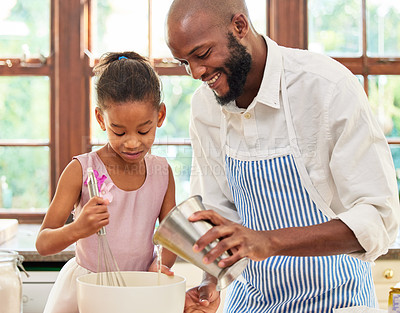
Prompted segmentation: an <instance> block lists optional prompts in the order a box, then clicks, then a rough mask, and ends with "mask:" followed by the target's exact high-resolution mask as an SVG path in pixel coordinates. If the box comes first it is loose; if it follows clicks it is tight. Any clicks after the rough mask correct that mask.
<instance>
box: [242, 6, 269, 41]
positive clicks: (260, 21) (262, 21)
mask: <svg viewBox="0 0 400 313" xmlns="http://www.w3.org/2000/svg"><path fill="white" fill-rule="evenodd" d="M266 4H267V1H260V0H246V5H247V8H248V9H249V14H250V18H251V21H252V22H253V26H254V28H255V29H256V31H257V32H258V33H259V34H264V35H266V34H267V8H266Z"/></svg>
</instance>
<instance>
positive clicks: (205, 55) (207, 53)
mask: <svg viewBox="0 0 400 313" xmlns="http://www.w3.org/2000/svg"><path fill="white" fill-rule="evenodd" d="M210 51H211V49H208V50H207V51H206V52H205V53H203V54H201V55H199V56H198V58H199V59H205V58H206V57H207V56H208V55H209V54H210Z"/></svg>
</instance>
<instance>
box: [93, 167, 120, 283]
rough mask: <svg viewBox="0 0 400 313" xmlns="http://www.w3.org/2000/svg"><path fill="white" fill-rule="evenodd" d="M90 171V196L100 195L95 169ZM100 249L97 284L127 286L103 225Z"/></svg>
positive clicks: (99, 241) (99, 233)
mask: <svg viewBox="0 0 400 313" xmlns="http://www.w3.org/2000/svg"><path fill="white" fill-rule="evenodd" d="M87 173H88V180H87V184H88V188H89V196H90V198H93V197H98V196H99V190H98V187H97V180H96V177H95V175H94V172H93V169H92V168H91V167H89V168H88V169H87ZM97 235H98V250H97V257H98V260H97V273H98V274H97V282H96V283H97V285H104V286H123V287H125V286H126V284H125V281H124V278H123V277H122V275H121V272H120V270H119V267H118V264H117V262H116V260H115V258H114V256H113V254H112V252H111V249H110V246H109V244H108V240H107V236H106V228H105V227H102V228H101V229H100V230H99V231H98V232H97Z"/></svg>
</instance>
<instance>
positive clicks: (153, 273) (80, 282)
mask: <svg viewBox="0 0 400 313" xmlns="http://www.w3.org/2000/svg"><path fill="white" fill-rule="evenodd" d="M121 273H134V274H139V275H148V274H151V275H158V273H156V272H146V271H121ZM96 274H99V273H95V272H92V273H88V274H84V275H81V276H78V277H77V278H76V281H77V283H78V284H81V285H86V286H92V287H102V288H130V289H132V288H133V289H138V288H141V289H142V288H145V289H147V288H153V289H154V288H158V289H159V288H166V287H171V286H175V285H181V284H185V286H186V277H184V276H181V275H176V274H174V276H173V277H178V278H181V280H180V281H177V282H174V283H171V284H164V285H153V286H126V287H125V286H105V285H97V284H95V283H88V282H84V281H82V280H81V278H82V277H86V276H89V275H91V276H93V275H96ZM161 275H165V276H167V277H170V276H168V275H166V274H164V273H161Z"/></svg>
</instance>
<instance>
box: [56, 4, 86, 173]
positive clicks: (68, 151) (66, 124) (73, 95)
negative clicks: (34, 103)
mask: <svg viewBox="0 0 400 313" xmlns="http://www.w3.org/2000/svg"><path fill="white" fill-rule="evenodd" d="M86 5H87V2H83V1H82V2H81V1H80V0H69V1H64V0H55V20H56V22H57V26H56V27H55V28H56V39H57V41H56V45H55V95H56V96H55V99H56V102H55V110H56V119H55V123H56V129H55V153H56V169H55V177H56V179H58V177H59V176H60V175H61V173H62V171H63V170H64V168H65V166H66V165H67V164H68V163H69V162H70V161H71V159H72V157H73V156H74V155H78V154H81V153H83V152H87V141H88V140H89V128H90V125H88V123H87V121H88V114H89V110H88V108H87V106H88V103H85V101H86V100H87V98H86V96H85V93H86V92H87V90H86V88H85V84H86V79H87V78H86V75H85V73H86V67H85V64H84V61H85V59H84V51H85V46H84V43H85V34H84V33H83V31H82V30H83V29H84V26H85V16H84V14H85V7H86ZM86 26H87V25H86ZM57 34H58V36H57ZM61 34H62V36H61Z"/></svg>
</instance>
